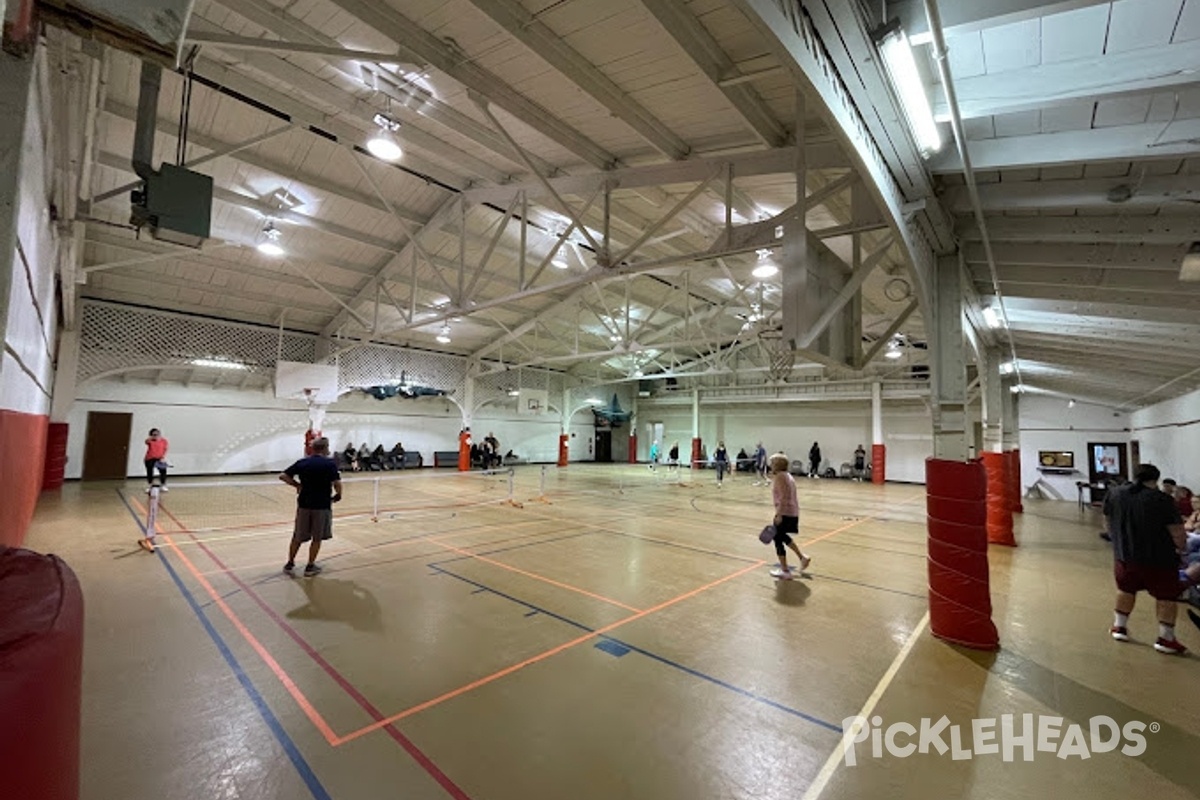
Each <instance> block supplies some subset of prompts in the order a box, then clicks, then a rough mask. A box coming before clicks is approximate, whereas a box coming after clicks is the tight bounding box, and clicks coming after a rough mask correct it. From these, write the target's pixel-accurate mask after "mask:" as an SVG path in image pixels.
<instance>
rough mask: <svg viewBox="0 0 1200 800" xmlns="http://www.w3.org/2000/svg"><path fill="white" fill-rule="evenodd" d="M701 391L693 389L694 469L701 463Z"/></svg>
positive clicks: (692, 459)
mask: <svg viewBox="0 0 1200 800" xmlns="http://www.w3.org/2000/svg"><path fill="white" fill-rule="evenodd" d="M700 447H701V442H700V390H699V389H692V458H691V462H692V469H697V468H698V467H699V462H700Z"/></svg>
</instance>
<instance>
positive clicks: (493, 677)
mask: <svg viewBox="0 0 1200 800" xmlns="http://www.w3.org/2000/svg"><path fill="white" fill-rule="evenodd" d="M766 563H767V562H765V561H760V562H758V563H756V564H751V565H750V566H748V567H743V568H742V569H740V570H738V571H737V572H734V573H731V574H729V575H726V576H724V577H722V578H718V579H717V580H715V581H710V582H709V583H707V584H705V585H703V586H699V587H696V588H695V589H692V590H691V591H688V592H685V593H683V594H681V595H679V596H677V597H673V598H671V599H670V600H667V601H665V602H663V603H659V604H658V605H656V606H652V607H651V608H647V609H644V610H642V611H639V612H638V613H636V614H631V615H629V616H628V617H625V618H624V619H620V620H617V621H616V622H612V623H609V624H608V625H604V626H602V627H600V628H597V629H596V630H594V631H592V632H590V633H586V634H584V635H583V636H579V637H576V638H575V639H571V640H570V641H567V642H563V643H562V644H559V645H556V646H555V647H552V648H550V649H548V650H545V651H543V652H541V653H539V654H537V655H535V656H532V657H530V658H527V659H524V660H523V661H519V662H517V663H516V664H512V665H510V666H507V667H505V668H503V669H500V670H497V671H496V672H493V673H492V674H490V675H485V676H484V677H482V678H477V679H476V680H474V681H471V682H470V683H467V684H464V685H462V686H460V687H458V688H457V689H452V690H450V691H449V692H445V693H443V694H441V695H439V696H437V697H434V698H431V699H429V700H426V701H425V702H423V703H418V704H417V705H415V706H411V707H410V708H407V709H405V710H404V711H400V712H398V713H396V714H393V715H391V716H390V717H388V718H387V719H386V720H384V721H381V722H376V723H374V724H372V725H367V726H365V727H363V728H360V729H358V730H356V731H353V732H351V733H348V734H346V735H345V736H343V737H341V739H340V740H339V741H338V742H337V744H336V745H335V746H337V747H340V746H341V745H343V744H347V743H349V742H352V741H354V740H355V739H358V738H360V737H362V736H365V735H366V734H368V733H373V732H374V731H376V730H379V729H380V728H382V727H384V724H385V723H389V724H390V723H392V722H398V721H399V720H402V719H405V718H406V717H410V716H412V715H414V714H419V713H420V712H422V711H427V710H428V709H430V708H433V707H434V706H438V705H441V704H442V703H444V702H446V701H448V700H453V699H454V698H456V697H460V696H462V695H464V694H467V693H468V692H471V691H474V690H475V689H478V688H480V687H482V686H486V685H487V684H489V683H492V682H494V681H497V680H499V679H500V678H503V677H505V676H507V675H511V674H512V673H514V672H517V671H519V670H522V669H524V668H525V667H529V666H532V665H534V664H537V663H539V662H541V661H544V660H546V659H548V658H550V657H552V656H555V655H558V654H559V653H561V652H563V651H565V650H569V649H571V648H572V647H575V646H576V645H579V644H582V643H584V642H586V641H589V640H591V639H595V638H597V637H598V636H602V635H604V634H605V633H607V632H608V631H611V630H614V629H616V628H619V627H621V626H623V625H627V624H628V623H630V622H635V621H637V620H639V619H644V618H646V617H648V616H650V615H651V614H654V613H656V612H658V611H662V610H663V609H665V608H669V607H670V606H673V605H676V604H677V603H681V602H683V601H684V600H688V599H690V598H692V597H695V596H696V595H698V594H701V593H702V592H705V591H707V590H709V589H712V588H715V587H716V586H719V585H721V584H723V583H726V582H728V581H731V580H733V579H735V578H739V577H741V576H742V575H745V574H746V573H748V572H750V571H751V570H755V569H758V568H759V567H761V566H763V565H764V564H766Z"/></svg>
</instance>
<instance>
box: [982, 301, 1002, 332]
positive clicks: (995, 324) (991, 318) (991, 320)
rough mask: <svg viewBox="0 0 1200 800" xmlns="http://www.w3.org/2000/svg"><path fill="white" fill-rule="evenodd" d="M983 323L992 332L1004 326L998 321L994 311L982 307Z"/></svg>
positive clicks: (998, 317) (988, 307)
mask: <svg viewBox="0 0 1200 800" xmlns="http://www.w3.org/2000/svg"><path fill="white" fill-rule="evenodd" d="M983 321H984V322H986V323H987V326H988V327H989V328H991V329H992V330H996V329H997V328H999V327H1000V326H1001V325H1003V324H1004V323H1003V322H1002V321H1001V320H1000V315H999V314H997V313H996V309H994V308H992V307H991V306H984V309H983Z"/></svg>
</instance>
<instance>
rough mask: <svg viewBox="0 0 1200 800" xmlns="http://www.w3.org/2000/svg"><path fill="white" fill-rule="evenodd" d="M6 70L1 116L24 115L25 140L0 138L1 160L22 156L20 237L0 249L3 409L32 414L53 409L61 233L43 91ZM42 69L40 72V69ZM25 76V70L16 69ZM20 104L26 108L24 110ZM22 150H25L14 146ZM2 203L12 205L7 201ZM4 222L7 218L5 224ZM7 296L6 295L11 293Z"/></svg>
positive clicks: (10, 162) (10, 66)
mask: <svg viewBox="0 0 1200 800" xmlns="http://www.w3.org/2000/svg"><path fill="white" fill-rule="evenodd" d="M3 58H4V59H5V63H4V64H3V67H4V69H3V70H0V84H6V85H5V86H4V87H3V88H0V114H3V115H4V117H5V118H7V119H10V120H13V119H21V118H22V117H23V119H24V128H23V130H21V132H20V133H21V135H20V138H19V140H17V138H16V137H11V136H5V137H0V147H3V148H5V149H6V150H8V152H5V153H3V158H0V165H3V166H4V167H5V168H12V167H14V166H15V165H16V163H17V156H18V155H19V159H20V161H19V163H20V168H19V170H18V173H17V175H16V179H17V181H16V187H15V188H16V198H15V199H16V240H15V242H13V247H12V249H11V250H8V251H7V252H4V253H3V254H0V273H7V274H0V281H3V282H5V283H7V287H3V286H0V301H3V300H5V299H6V300H7V308H0V320H3V321H4V326H3V327H4V331H3V332H4V348H3V352H2V353H0V376H2V377H0V408H2V409H8V410H11V411H20V412H23V413H26V414H39V415H42V414H48V413H49V410H50V395H51V390H52V385H53V374H54V367H53V356H54V344H53V343H54V335H55V329H56V327H57V319H56V316H55V315H56V304H55V296H54V274H55V268H56V264H57V258H58V252H57V237H56V236H55V233H54V229H53V228H52V227H51V223H50V197H51V184H50V181H51V174H52V165H51V164H50V163H49V161H48V159H49V149H48V147H47V133H46V126H45V121H44V119H43V109H42V102H41V90H40V88H39V86H38V81H37V80H36V77H35V78H33V79H32V80H31V85H30V88H29V91H28V92H27V93H26V92H24V91H23V90H22V87H21V86H19V85H17V84H18V83H19V82H20V80H22V77H21V75H23V74H24V73H20V70H21V69H22V68H23V66H22V65H20V64H16V63H14V62H13V61H12V60H11V59H10V58H9V57H8V56H7V55H5V56H3ZM34 72H35V74H36V70H34ZM18 73H20V74H18ZM17 105H20V106H24V108H23V109H22V110H18V109H17V107H16V106H17ZM17 148H19V154H18V153H17V152H14V149H17ZM0 207H7V208H11V207H12V206H10V205H9V202H8V201H7V199H5V201H4V202H0ZM0 224H4V223H0ZM6 296H7V297H6Z"/></svg>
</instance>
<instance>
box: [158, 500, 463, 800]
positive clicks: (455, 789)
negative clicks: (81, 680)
mask: <svg viewBox="0 0 1200 800" xmlns="http://www.w3.org/2000/svg"><path fill="white" fill-rule="evenodd" d="M163 512H164V513H165V514H166V515H167V516H168V517H169V518H170V519H171V520H172V521H173V522H174V523H175V524H176V525H178V526H179V527H180V528H181V529H182V531H183V532H184V533H185V534H187V535H189V536H190V535H191V534H190V533H188V532H187V529H186V527H185V526H184V525H183V523H182V522H180V520H179V519H178V518H177V517H176V516H175V515H174V514H173V513H172V512H171V511H170V510H169V509H167V508H164V509H163ZM162 536H163V538H164V539H166V541H167V544H168V545H170V546H171V548H172V549H173V550H175V554H176V555H177V556H178V557H179V558H180V559H182V560H183V562H184V564H185V565H186V566H187V567H188V569H189V571H191V572H192V574H193V576H194V577H196V578H197V579H198V580H200V582H201V585H203V586H204V587H205V588H206V589H207V590H208V591H209V593H210V595H212V596H213V600H214V602H215V603H216V604H217V606H218V607H219V608H221V610H222V611H223V612H225V614H226V616H227V617H229V618H230V622H233V624H234V627H235V628H236V629H237V630H238V632H239V633H241V634H242V637H243V638H244V639H246V641H247V643H248V644H250V646H251V647H252V648H253V649H254V650H255V651H256V652H258V654H259V656H260V657H261V658H262V659H263V661H264V662H265V663H266V664H267V666H268V667H270V668H271V671H272V672H274V673H275V676H276V678H278V679H279V680H280V682H281V683H283V684H284V688H285V689H287V690H288V693H289V694H291V695H292V698H293V699H294V700H296V702H297V703H298V704H299V705H300V706H301V709H302V710H303V711H304V712H305V715H306V716H308V717H309V721H310V722H312V723H313V725H314V726H315V727H317V729H318V730H319V731H321V733H322V734H323V735H325V736H326V741H327V742H328V743H329V744H330V745H331V746H334V743H335V741H336V739H337V734H335V733H334V732H333V729H332V728H331V727H329V725H328V723H326V722H325V718H324V717H323V716H322V715H321V714H320V712H318V711H317V710H316V707H315V706H312V704H311V703H310V702H309V701H308V699H307V697H305V695H304V694H303V692H301V691H300V688H299V686H297V685H296V684H295V682H294V681H292V679H291V677H290V676H289V675H288V674H287V672H286V671H284V670H283V668H282V667H281V666H279V664H278V663H277V662H276V661H275V660H274V658H273V657H272V656H271V655H270V653H269V652H268V651H267V650H266V648H265V647H264V646H263V645H262V644H261V643H259V642H258V640H257V639H256V638H255V637H254V635H253V634H252V633H251V632H250V631H249V629H248V628H247V627H246V626H245V624H244V623H242V622H241V620H240V618H238V617H237V615H236V613H234V612H233V610H232V609H230V608H229V606H228V605H227V604H226V603H225V601H224V600H223V599H220V598H218V597H217V596H216V594H215V590H214V589H213V587H212V585H211V584H210V583H209V582H208V581H207V580H206V579H205V578H204V577H203V576H201V575H200V574H199V572H198V571H197V569H196V567H195V565H194V564H192V562H191V560H190V559H189V558H188V557H187V556H186V555H185V554H184V553H183V551H182V550H180V549H179V547H178V546H177V545H176V544H175V543H174V541H173V539H172V537H171V535H170V534H162ZM198 544H199V547H200V549H201V551H202V552H204V553H205V554H206V555H207V556H208V557H209V559H211V560H212V561H213V563H215V564H217V565H218V566H224V563H223V562H222V561H221V560H220V559H219V558H218V557H217V556H216V555H215V554H214V553H213V552H212V551H211V550H210V549H209V548H208V547H207V545H205V544H204V543H202V542H198ZM160 555H161V554H160ZM226 574H227V575H228V577H229V578H230V579H231V580H233V582H234V583H236V584H238V586H239V587H240V588H241V589H242V591H243V592H245V594H246V595H247V596H249V597H250V598H251V599H252V600H253V601H254V602H255V604H257V605H258V606H259V607H260V608H261V609H263V611H265V612H266V614H267V616H268V617H269V618H270V619H271V620H272V621H274V622H275V623H276V624H277V625H278V626H279V627H280V628H282V629H283V631H284V632H285V633H286V634H288V636H289V638H291V639H292V640H293V641H294V642H295V643H296V644H297V645H299V647H300V648H301V650H302V651H303V652H304V653H305V654H307V655H308V656H309V657H310V658H311V659H312V660H313V661H315V662H316V663H317V665H318V666H319V667H321V669H322V670H323V671H324V672H325V673H326V675H327V676H328V677H329V678H330V679H332V680H333V681H334V683H336V684H337V685H338V687H339V688H341V689H342V690H343V691H344V692H345V693H346V694H348V695H349V696H350V699H351V700H354V701H355V703H356V704H358V706H359V708H360V709H361V710H363V711H366V712H367V714H368V715H369V716H379V715H381V714H382V712H380V711H379V710H378V709H377V708H375V706H374V705H373V704H372V703H371V701H370V700H368V699H367V698H366V697H365V696H364V695H363V694H362V693H361V692H359V691H358V689H357V687H355V686H354V684H352V683H351V682H350V681H349V680H348V679H346V677H345V676H343V675H342V674H341V673H340V672H339V671H338V670H337V669H336V668H335V667H334V666H333V665H332V664H330V663H329V662H328V661H326V660H325V658H324V657H323V656H321V654H320V653H318V652H317V650H316V648H314V647H313V646H312V645H310V644H309V643H308V642H307V640H305V639H304V637H303V636H301V635H300V634H299V632H297V631H296V630H295V629H294V628H292V626H291V625H289V624H288V623H287V622H285V621H284V620H283V619H282V618H281V617H280V616H279V615H278V613H277V612H276V611H275V610H274V609H272V608H271V607H270V606H269V605H268V604H267V603H266V601H265V600H263V599H262V598H261V596H260V595H259V594H258V593H257V592H256V591H254V590H253V589H252V588H250V587H249V586H248V585H246V584H245V582H243V581H242V580H241V579H240V578H239V577H237V576H236V575H233V574H232V573H228V572H227V573H226ZM293 689H294V690H295V691H294V693H293ZM297 695H298V696H297ZM310 709H311V712H312V715H315V716H316V719H314V718H313V716H312V715H310V714H309V713H308V712H309V710H310ZM318 720H319V724H318ZM385 730H386V731H387V733H388V734H389V736H390V737H391V738H392V740H393V741H395V742H396V743H397V744H399V745H400V747H401V748H402V749H403V750H404V751H405V752H406V753H408V755H409V756H410V757H411V758H412V759H413V760H414V761H416V762H417V765H418V766H419V767H421V768H422V769H423V770H424V771H425V773H426V774H427V775H429V777H430V778H432V779H433V780H434V782H436V783H437V784H438V785H439V786H440V787H441V788H442V789H443V790H445V791H446V793H447V794H449V795H450V796H451V797H453V798H455V800H471V798H470V796H469V795H468V794H467V793H466V792H465V791H463V790H462V789H461V788H460V787H459V786H458V784H456V783H454V781H453V780H452V779H451V778H450V776H448V775H446V773H445V772H443V771H442V769H441V768H440V767H438V766H437V764H436V763H435V762H434V761H433V759H431V758H430V757H429V756H427V755H426V754H425V753H424V752H423V751H422V750H421V749H420V748H419V747H417V746H416V744H415V743H414V742H413V741H412V740H411V739H409V738H408V737H407V736H405V735H404V734H403V733H401V732H400V731H399V729H397V728H395V727H394V726H393V725H387V726H385ZM326 731H328V732H326Z"/></svg>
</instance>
